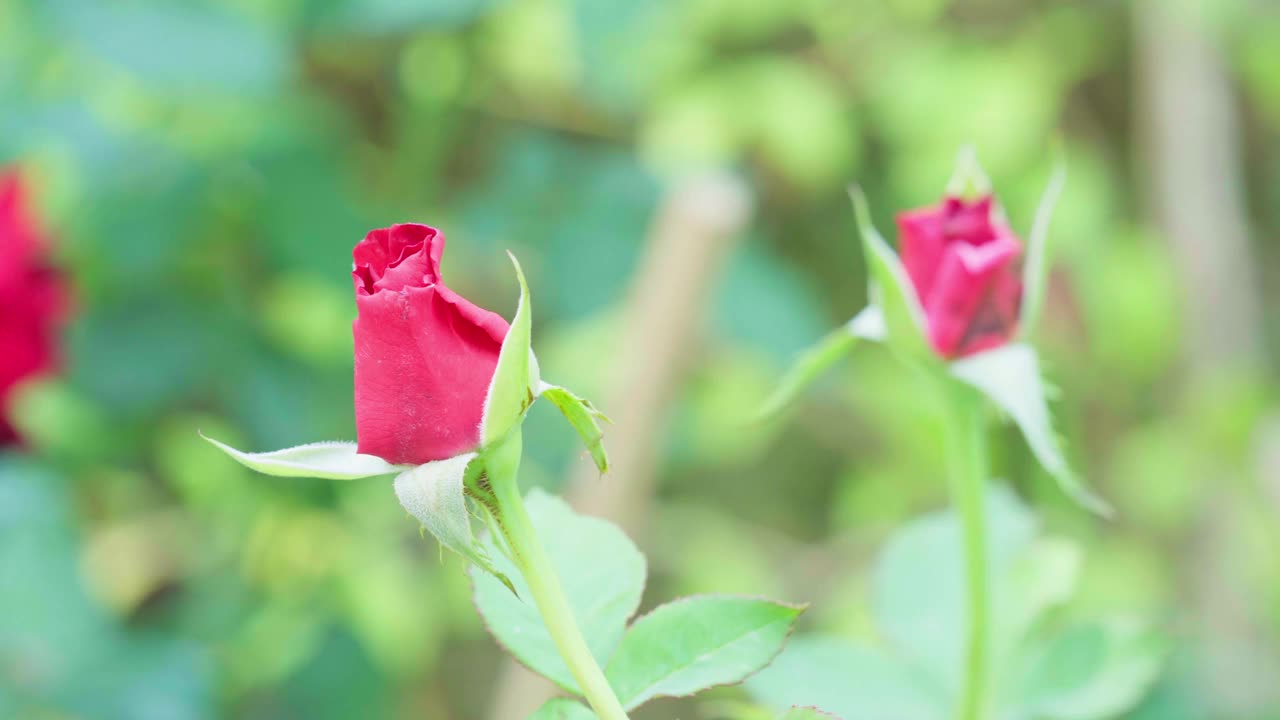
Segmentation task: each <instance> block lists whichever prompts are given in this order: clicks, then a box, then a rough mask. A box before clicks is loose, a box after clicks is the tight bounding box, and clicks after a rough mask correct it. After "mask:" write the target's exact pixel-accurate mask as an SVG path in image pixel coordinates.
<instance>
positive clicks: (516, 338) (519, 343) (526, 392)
mask: <svg viewBox="0 0 1280 720" xmlns="http://www.w3.org/2000/svg"><path fill="white" fill-rule="evenodd" d="M507 255H508V257H510V258H511V264H512V265H514V266H515V269H516V279H517V280H518V281H519V282H520V301H519V304H518V305H517V306H516V314H515V317H514V318H512V319H511V328H510V329H509V330H507V337H506V339H505V340H503V342H502V350H501V352H500V353H499V354H498V365H497V367H496V368H495V369H494V371H493V380H492V381H491V382H490V383H489V392H488V394H487V395H486V396H485V399H484V415H483V416H482V418H481V420H480V444H481V446H482V447H488V446H490V445H492V444H494V443H495V442H498V441H500V440H501V439H502V438H504V437H506V435H507V433H509V432H510V431H511V429H512V428H513V427H515V426H516V425H519V424H520V422H521V420H522V419H523V418H524V413H525V411H526V410H528V409H529V405H531V404H532V403H533V391H532V389H531V388H530V374H529V370H530V364H531V363H530V360H529V358H530V356H531V354H532V353H531V352H530V347H529V346H530V343H531V342H532V324H533V321H532V312H531V310H530V307H529V285H528V283H526V282H525V279H524V270H522V269H521V268H520V261H519V260H516V256H515V255H512V254H511V253H507Z"/></svg>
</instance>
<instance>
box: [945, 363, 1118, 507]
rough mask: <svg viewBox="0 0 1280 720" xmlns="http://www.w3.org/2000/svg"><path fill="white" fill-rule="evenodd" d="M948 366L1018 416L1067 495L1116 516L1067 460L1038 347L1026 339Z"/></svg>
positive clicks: (1036, 451) (1025, 433)
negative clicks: (1036, 348)
mask: <svg viewBox="0 0 1280 720" xmlns="http://www.w3.org/2000/svg"><path fill="white" fill-rule="evenodd" d="M949 369H950V372H951V375H952V376H953V377H955V378H957V379H959V380H961V381H962V382H964V383H966V384H968V385H970V386H972V387H974V388H976V389H977V390H978V391H979V392H981V393H982V394H983V395H985V396H986V397H987V399H989V400H990V401H991V402H992V403H994V404H995V405H996V407H998V408H1000V409H1001V410H1002V411H1004V412H1005V413H1006V414H1008V415H1009V417H1010V418H1012V419H1013V421H1014V423H1016V424H1017V426H1018V429H1020V430H1021V431H1022V436H1023V437H1024V438H1026V441H1027V445H1029V446H1030V447H1031V452H1032V454H1033V455H1035V457H1036V460H1038V461H1039V462H1040V465H1041V466H1042V467H1043V468H1044V469H1045V470H1046V471H1047V472H1048V473H1049V474H1050V475H1052V476H1053V477H1054V479H1055V480H1057V481H1058V486H1059V487H1060V488H1062V491H1063V492H1064V493H1066V494H1067V496H1068V497H1070V498H1071V499H1072V500H1074V501H1076V502H1077V503H1079V504H1080V505H1081V506H1083V507H1085V508H1087V509H1089V510H1091V511H1093V512H1095V513H1097V514H1099V515H1102V516H1104V517H1107V516H1110V515H1111V506H1110V505H1108V504H1107V502H1106V501H1105V500H1103V499H1102V498H1100V497H1098V496H1097V495H1096V494H1095V493H1094V492H1093V491H1092V490H1090V489H1089V488H1088V486H1086V485H1085V484H1084V482H1083V481H1082V480H1081V479H1080V478H1079V477H1078V476H1077V475H1076V474H1075V473H1074V472H1073V471H1072V470H1071V467H1070V466H1069V465H1068V464H1067V460H1066V457H1065V456H1064V455H1063V452H1062V448H1061V446H1060V444H1059V442H1058V436H1057V434H1056V433H1055V432H1054V429H1053V421H1052V418H1051V417H1050V415H1049V404H1048V402H1046V400H1045V393H1046V389H1045V386H1044V381H1043V379H1042V377H1041V375H1040V362H1039V359H1038V357H1037V356H1036V351H1035V349H1034V348H1032V347H1031V346H1030V345H1026V344H1024V343H1014V344H1012V345H1003V346H1001V347H998V348H995V349H994V350H988V351H986V352H982V353H978V354H977V355H970V356H969V357H966V358H962V359H960V360H956V361H955V362H953V363H951V365H950V368H949Z"/></svg>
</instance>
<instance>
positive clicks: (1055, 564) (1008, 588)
mask: <svg viewBox="0 0 1280 720" xmlns="http://www.w3.org/2000/svg"><path fill="white" fill-rule="evenodd" d="M1082 560H1083V552H1082V551H1081V549H1080V546H1079V545H1077V544H1076V543H1074V542H1072V541H1070V540H1064V539H1061V538H1041V539H1038V540H1036V541H1035V542H1034V543H1032V545H1031V547H1029V548H1027V550H1026V552H1024V553H1023V554H1022V555H1021V556H1020V557H1019V558H1018V559H1017V560H1016V561H1014V564H1013V566H1012V567H1010V568H1009V574H1008V577H1007V578H1006V582H1005V585H1004V587H1003V588H1001V592H1002V593H1004V597H1003V598H1002V602H1003V606H1004V608H1006V610H1005V613H1004V616H1003V619H1002V621H1001V629H1002V630H1004V631H1006V633H1007V634H1008V635H1009V636H1010V638H1012V639H1015V640H1020V639H1021V638H1022V637H1024V636H1025V635H1026V634H1027V633H1028V632H1029V631H1030V630H1031V629H1032V628H1033V627H1034V626H1035V624H1036V622H1037V621H1038V620H1039V619H1040V618H1041V617H1042V616H1043V615H1044V614H1045V613H1046V612H1048V611H1049V610H1050V609H1052V608H1055V607H1057V606H1059V605H1062V604H1063V603H1065V602H1066V601H1067V600H1069V599H1071V595H1072V593H1074V592H1075V589H1076V581H1077V580H1078V578H1079V576H1080V565H1081V562H1082Z"/></svg>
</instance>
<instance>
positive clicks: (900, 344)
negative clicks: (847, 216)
mask: <svg viewBox="0 0 1280 720" xmlns="http://www.w3.org/2000/svg"><path fill="white" fill-rule="evenodd" d="M849 197H850V199H852V200H853V210H854V214H855V215H856V216H857V219H858V227H859V229H860V232H861V234H862V249H863V252H864V254H865V255H866V259H867V267H868V269H869V270H870V274H871V280H872V283H871V297H872V300H873V304H874V305H875V306H876V307H879V308H880V312H881V313H882V315H883V316H884V327H885V331H886V338H887V342H888V344H889V346H890V347H891V348H893V350H894V351H895V352H897V353H899V354H900V355H902V356H903V357H904V358H907V359H908V360H914V361H919V362H923V363H927V364H936V363H937V356H936V355H934V353H933V350H932V348H930V347H929V341H928V340H927V339H926V338H925V334H924V328H925V317H924V310H923V309H922V308H921V307H920V300H919V298H917V297H916V291H915V287H914V286H913V285H912V284H911V278H909V277H907V271H906V269H905V268H903V267H902V262H901V261H900V260H899V259H898V256H897V254H896V253H894V251H893V249H892V248H890V247H889V243H887V242H885V239H884V238H883V237H882V236H881V235H880V232H879V231H878V230H876V227H875V225H873V224H872V223H871V213H870V211H869V210H868V209H867V199H866V196H864V195H863V194H862V190H860V189H859V188H857V187H856V186H855V187H852V188H850V189H849Z"/></svg>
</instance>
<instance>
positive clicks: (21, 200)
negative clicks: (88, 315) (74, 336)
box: [0, 170, 66, 444]
mask: <svg viewBox="0 0 1280 720" xmlns="http://www.w3.org/2000/svg"><path fill="white" fill-rule="evenodd" d="M47 247H48V240H47V238H46V237H45V235H44V234H43V232H42V231H41V230H40V228H39V226H38V224H37V222H36V220H35V218H34V217H33V215H32V211H31V208H30V207H29V202H28V198H27V189H26V186H25V184H24V182H23V180H22V177H21V175H20V174H19V173H18V171H16V170H8V171H3V172H0V444H7V443H10V442H13V441H15V440H16V439H17V433H16V432H15V430H14V428H13V426H12V425H11V424H10V422H9V418H8V414H7V407H8V404H9V400H10V397H11V395H12V394H13V390H14V389H15V388H16V387H17V385H18V383H19V382H21V381H23V380H26V379H29V378H31V377H33V376H36V375H39V374H41V373H44V372H47V371H49V370H51V369H53V368H54V367H56V366H57V363H58V327H59V324H60V320H61V318H62V316H63V311H64V309H65V307H66V292H65V288H64V285H63V282H62V279H61V277H60V276H59V275H58V273H57V272H56V271H55V270H54V269H53V268H52V267H51V266H50V265H49V264H48V263H47V261H46V258H45V253H46V249H47Z"/></svg>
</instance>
